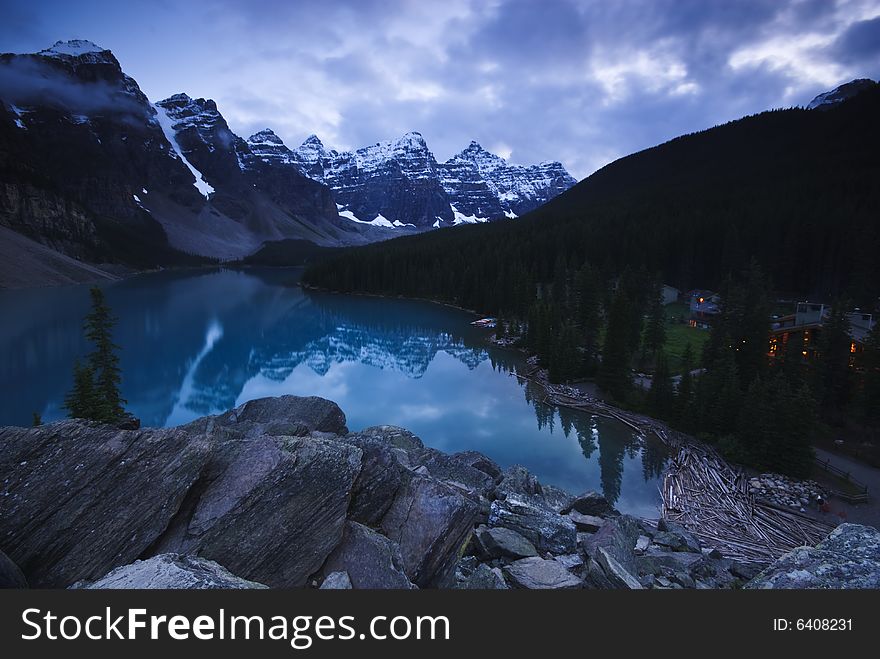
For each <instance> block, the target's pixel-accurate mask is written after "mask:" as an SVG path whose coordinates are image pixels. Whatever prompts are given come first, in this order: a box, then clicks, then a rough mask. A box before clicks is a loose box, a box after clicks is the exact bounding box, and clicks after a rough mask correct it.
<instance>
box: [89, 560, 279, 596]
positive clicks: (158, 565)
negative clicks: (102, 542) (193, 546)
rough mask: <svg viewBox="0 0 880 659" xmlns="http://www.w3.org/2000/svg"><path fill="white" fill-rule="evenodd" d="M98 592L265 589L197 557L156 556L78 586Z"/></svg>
mask: <svg viewBox="0 0 880 659" xmlns="http://www.w3.org/2000/svg"><path fill="white" fill-rule="evenodd" d="M82 587H83V588H85V589H89V590H102V589H124V588H128V589H136V590H144V589H151V590H152V589H158V590H162V589H176V590H210V589H236V590H238V589H247V588H266V586H264V585H263V584H261V583H256V582H254V581H248V580H246V579H242V578H240V577H237V576H235V575H234V574H232V573H231V572H230V571H229V570H227V569H226V568H224V567H223V566H222V565H220V564H218V563H215V562H214V561H209V560H207V559H205V558H200V557H198V556H180V555H178V554H160V555H158V556H153V557H152V558H149V559H147V560H144V561H135V562H134V563H131V564H129V565H123V566H121V567H118V568H116V569H115V570H112V571H111V572H109V573H108V574H106V575H104V576H103V577H101V578H100V579H98V580H97V581H95V582H94V583H90V584H86V585H83V586H82Z"/></svg>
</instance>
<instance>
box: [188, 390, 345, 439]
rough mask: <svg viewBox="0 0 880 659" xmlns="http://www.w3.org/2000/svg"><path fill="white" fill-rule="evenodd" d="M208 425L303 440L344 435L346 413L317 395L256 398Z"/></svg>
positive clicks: (218, 417) (209, 418)
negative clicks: (323, 434) (318, 434)
mask: <svg viewBox="0 0 880 659" xmlns="http://www.w3.org/2000/svg"><path fill="white" fill-rule="evenodd" d="M205 421H206V422H207V423H213V424H215V425H219V426H235V427H237V428H239V429H242V430H247V432H248V434H250V435H254V434H263V435H272V436H279V437H280V436H292V437H302V436H305V435H308V434H310V433H312V432H327V433H333V434H334V435H345V434H347V433H348V428H346V427H345V414H344V413H343V412H342V410H341V409H339V406H338V405H337V404H336V403H334V402H333V401H331V400H327V399H325V398H318V397H317V396H307V397H301V396H278V397H275V398H257V399H255V400H251V401H248V402H247V403H244V404H243V405H239V406H238V407H236V408H235V409H234V410H230V411H229V412H226V413H225V414H221V415H219V416H217V417H206V418H205Z"/></svg>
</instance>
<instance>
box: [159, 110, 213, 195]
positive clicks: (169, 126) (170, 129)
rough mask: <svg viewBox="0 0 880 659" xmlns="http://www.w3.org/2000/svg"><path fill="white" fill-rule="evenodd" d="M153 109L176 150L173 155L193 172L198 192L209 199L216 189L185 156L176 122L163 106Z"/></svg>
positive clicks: (166, 137)
mask: <svg viewBox="0 0 880 659" xmlns="http://www.w3.org/2000/svg"><path fill="white" fill-rule="evenodd" d="M153 109H154V110H155V111H156V123H158V124H159V126H160V127H161V128H162V132H163V133H164V134H165V139H166V140H168V142H169V144H171V148H172V149H173V150H174V151H173V154H174V155H175V156H176V157H178V158H180V160H181V162H183V164H184V165H186V167H187V169H189V171H190V172H192V175H193V176H194V177H195V179H196V180H195V183H193V185H194V186H195V187H196V190H198V191H199V192H201V193H202V195H204V197H205V199H208V198H209V195H211V194H213V193H214V188H213V187H211V184H210V183H208V182H207V181H206V180H205V177H204V176H202V173H201V172H200V171H199V170H197V169H196V168H195V167H193V164H192V163H191V162H190V161H189V160H187V158H186V156H185V155H183V150H182V149H181V148H180V144H178V143H177V136H176V132H175V130H174V120H173V119H172V118H171V117H170V116H169V115H168V112H167V111H166V110H165V108H163V107H162V106H161V105H153Z"/></svg>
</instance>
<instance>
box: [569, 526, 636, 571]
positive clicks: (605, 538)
mask: <svg viewBox="0 0 880 659" xmlns="http://www.w3.org/2000/svg"><path fill="white" fill-rule="evenodd" d="M642 533H643V530H642V528H641V526H640V525H639V521H638V520H637V519H635V518H634V517H630V516H629V515H622V516H620V517H612V518H609V519H606V520H605V523H604V524H603V525H602V527H601V528H600V529H599V530H598V531H596V533H593V534H592V535H589V536H586V537H585V538H584V540H583V542H582V543H581V549H583V550H584V553H586V554H587V555H588V556H589V557H590V558H592V559H593V560H595V561H598V562H599V563H600V564H601V563H602V561H599V549H600V548H602V549H605V551H606V552H607V554H608V555H609V556H611V557H612V558H613V559H614V560H615V561H616V562H617V563H619V564H620V565H622V566H623V567H624V568H625V569H626V570H627V572H629V573H630V574H638V567H637V564H636V556H635V554H634V548H635V546H636V542H638V539H639V536H640V535H642ZM603 567H604V565H603Z"/></svg>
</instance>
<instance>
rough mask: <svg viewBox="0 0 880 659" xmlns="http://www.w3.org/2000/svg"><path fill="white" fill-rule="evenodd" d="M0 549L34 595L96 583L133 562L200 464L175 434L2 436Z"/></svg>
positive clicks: (99, 430)
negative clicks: (39, 591)
mask: <svg viewBox="0 0 880 659" xmlns="http://www.w3.org/2000/svg"><path fill="white" fill-rule="evenodd" d="M0 447H2V451H0V474H2V478H3V481H2V485H0V487H2V489H0V549H2V550H3V551H4V552H6V554H8V555H9V557H10V558H11V559H12V560H13V561H15V562H16V563H17V564H18V566H19V567H20V568H21V570H22V572H24V574H25V576H26V577H27V579H28V582H29V583H30V585H31V586H32V587H36V588H58V587H64V586H68V585H70V584H72V583H74V582H76V581H80V580H84V579H85V580H89V581H92V580H95V579H98V578H99V577H102V576H103V575H105V574H106V573H107V572H109V571H110V570H111V569H113V568H114V567H118V566H120V565H125V564H126V563H131V562H132V561H134V560H135V559H136V558H139V557H140V556H142V555H143V554H144V552H145V551H147V549H148V548H149V547H150V546H151V545H152V544H153V542H154V541H155V539H156V538H157V537H158V536H159V535H160V534H161V533H162V532H163V531H164V530H165V528H166V527H167V526H168V524H169V522H170V521H171V519H172V517H173V516H174V515H175V513H176V512H177V510H178V509H179V508H180V506H181V504H182V502H183V500H184V498H185V497H186V495H187V493H188V492H189V491H190V489H191V488H192V486H193V484H194V483H195V482H196V481H197V480H198V478H199V476H200V474H201V473H202V470H203V469H204V468H205V467H206V465H207V464H208V461H209V458H210V453H211V440H210V438H208V437H207V436H205V435H203V434H200V433H190V432H186V431H184V430H180V429H177V428H169V429H155V428H151V429H145V430H138V431H126V430H118V429H116V428H113V427H112V426H101V425H96V424H92V423H88V422H83V421H61V422H59V423H53V424H49V425H45V426H40V427H38V428H31V429H24V428H2V429H0Z"/></svg>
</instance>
